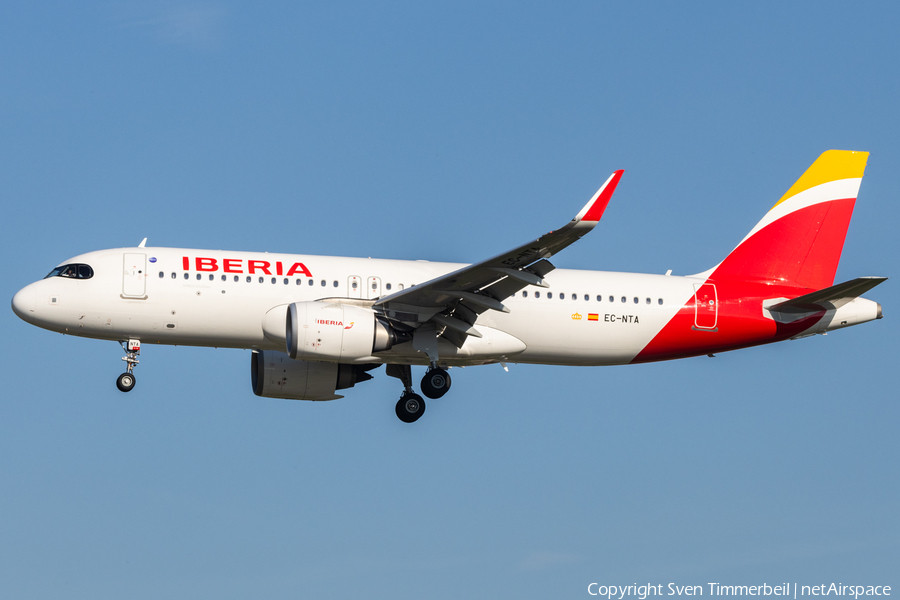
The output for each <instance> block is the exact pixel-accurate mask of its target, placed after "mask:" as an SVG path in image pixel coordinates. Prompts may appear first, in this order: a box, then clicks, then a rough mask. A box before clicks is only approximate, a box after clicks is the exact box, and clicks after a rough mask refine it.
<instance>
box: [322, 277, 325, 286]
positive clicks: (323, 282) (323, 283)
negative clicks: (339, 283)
mask: <svg viewBox="0 0 900 600" xmlns="http://www.w3.org/2000/svg"><path fill="white" fill-rule="evenodd" d="M322 287H325V280H324V279H323V280H322Z"/></svg>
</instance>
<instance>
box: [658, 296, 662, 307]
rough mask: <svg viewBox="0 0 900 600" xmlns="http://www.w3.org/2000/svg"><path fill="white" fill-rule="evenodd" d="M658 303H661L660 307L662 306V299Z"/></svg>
mask: <svg viewBox="0 0 900 600" xmlns="http://www.w3.org/2000/svg"><path fill="white" fill-rule="evenodd" d="M658 302H659V305H660V306H662V298H660V299H659V300H658Z"/></svg>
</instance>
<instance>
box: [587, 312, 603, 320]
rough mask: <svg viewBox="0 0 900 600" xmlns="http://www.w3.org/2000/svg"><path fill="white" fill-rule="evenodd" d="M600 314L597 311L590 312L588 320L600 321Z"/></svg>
mask: <svg viewBox="0 0 900 600" xmlns="http://www.w3.org/2000/svg"><path fill="white" fill-rule="evenodd" d="M599 320H600V316H599V315H598V314H597V313H588V321H599Z"/></svg>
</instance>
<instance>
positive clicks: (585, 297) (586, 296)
mask: <svg viewBox="0 0 900 600" xmlns="http://www.w3.org/2000/svg"><path fill="white" fill-rule="evenodd" d="M597 297H598V298H599V297H600V296H597ZM590 299H591V297H590V296H588V295H587V294H585V295H584V301H585V302H588V301H589V300H590Z"/></svg>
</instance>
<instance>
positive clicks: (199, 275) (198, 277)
mask: <svg viewBox="0 0 900 600" xmlns="http://www.w3.org/2000/svg"><path fill="white" fill-rule="evenodd" d="M201 277H203V276H202V275H201V274H200V273H197V281H200V278H201Z"/></svg>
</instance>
